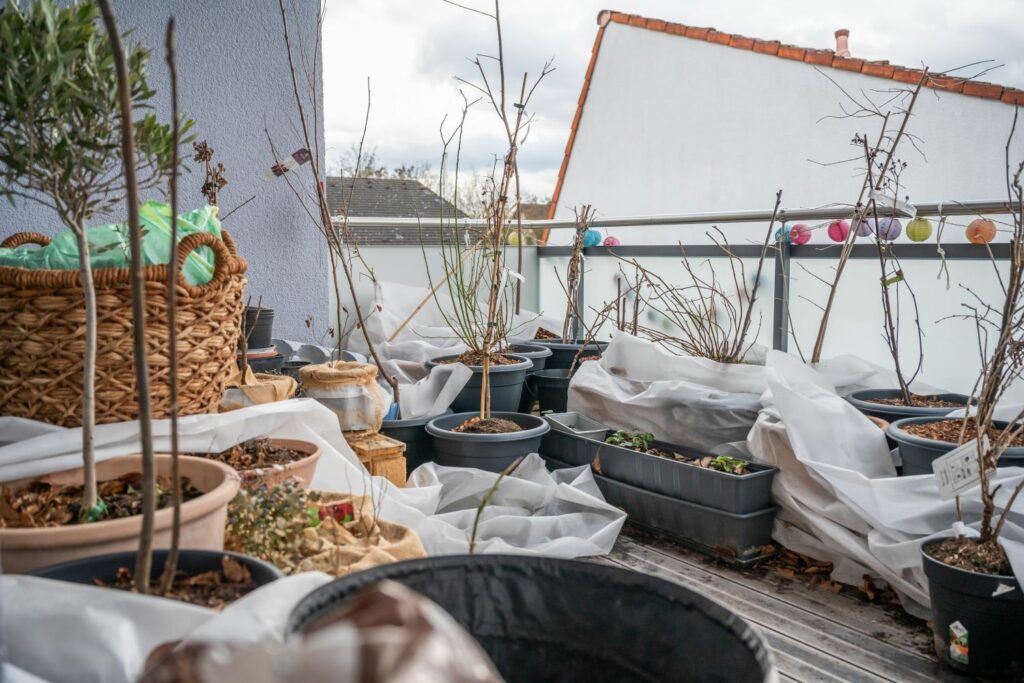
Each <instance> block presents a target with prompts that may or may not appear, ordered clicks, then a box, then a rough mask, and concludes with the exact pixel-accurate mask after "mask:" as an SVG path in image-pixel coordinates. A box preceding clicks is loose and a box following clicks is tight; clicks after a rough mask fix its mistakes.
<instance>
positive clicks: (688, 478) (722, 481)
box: [541, 430, 778, 514]
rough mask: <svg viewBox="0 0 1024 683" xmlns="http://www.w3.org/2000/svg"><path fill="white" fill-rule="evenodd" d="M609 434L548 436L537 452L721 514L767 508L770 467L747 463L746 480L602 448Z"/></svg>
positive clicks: (691, 454) (668, 447)
mask: <svg viewBox="0 0 1024 683" xmlns="http://www.w3.org/2000/svg"><path fill="white" fill-rule="evenodd" d="M614 433H615V432H614V430H608V431H607V432H606V433H604V434H599V435H592V436H590V437H589V438H583V437H580V436H578V435H576V434H571V433H566V432H559V431H556V430H552V431H551V432H548V434H546V435H545V436H544V442H543V443H542V444H541V452H543V453H544V455H549V456H551V457H552V458H555V459H557V460H561V461H563V462H566V463H568V464H570V465H592V464H593V463H594V460H595V459H597V460H598V463H599V468H600V469H599V471H600V473H601V474H602V475H604V476H605V477H609V478H611V479H614V480H615V481H620V482H623V483H625V484H631V485H633V486H638V487H640V488H642V489H645V490H647V491H653V492H654V493H660V494H662V495H666V496H671V497H672V498H678V499H680V500H685V501H689V502H691V503H697V504H699V505H707V506H709V507H713V508H715V509H718V510H724V511H726V512H734V513H737V514H745V513H748V512H754V511H756V510H762V509H764V508H766V507H768V506H770V505H771V504H772V480H773V479H774V477H775V473H776V472H777V471H778V470H777V469H776V468H774V467H771V466H769V465H759V464H757V463H750V464H749V465H748V467H749V469H750V473H749V474H727V473H725V472H718V471H717V470H710V469H707V468H705V467H697V466H696V465H689V464H687V463H684V462H678V461H676V460H670V459H669V458H663V457H661V456H657V455H648V454H646V453H639V452H637V451H634V450H630V449H629V448H622V447H621V446H613V445H611V444H607V443H604V439H605V437H606V436H607V435H610V434H614ZM651 445H652V446H656V447H658V448H662V449H664V450H666V451H674V452H676V453H681V454H683V455H686V456H689V457H691V458H697V457H703V456H705V455H709V454H707V453H700V452H697V451H693V450H690V449H688V448H682V447H680V446H674V445H672V444H668V443H665V442H663V441H652V442H651Z"/></svg>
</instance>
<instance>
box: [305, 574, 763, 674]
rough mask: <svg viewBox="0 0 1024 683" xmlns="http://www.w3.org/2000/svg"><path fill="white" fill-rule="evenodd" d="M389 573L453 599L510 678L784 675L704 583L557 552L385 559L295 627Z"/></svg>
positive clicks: (453, 608) (316, 604)
mask: <svg viewBox="0 0 1024 683" xmlns="http://www.w3.org/2000/svg"><path fill="white" fill-rule="evenodd" d="M386 579H387V580H392V581H397V582H399V583H401V584H403V585H405V586H407V587H408V588H411V589H412V590H415V591H417V592H419V593H422V594H423V595H425V596H426V597H427V598H429V599H431V600H433V601H434V602H436V603H437V604H438V605H440V606H441V607H442V608H444V609H445V610H447V611H448V613H449V614H451V615H452V616H453V617H454V618H455V620H456V621H458V622H459V623H460V624H462V626H463V627H464V628H465V629H466V630H467V631H468V632H469V634H470V635H471V636H472V637H474V638H475V639H476V640H477V641H478V642H479V643H480V645H481V646H482V647H483V649H484V650H485V651H486V652H487V654H488V656H489V657H490V658H491V660H492V661H493V662H494V664H495V666H496V667H497V669H498V671H499V672H500V673H501V675H502V676H503V677H504V679H505V680H506V681H508V683H536V682H540V681H559V682H561V683H574V682H575V681H580V682H581V683H582V682H586V683H624V682H625V681H630V682H634V681H640V682H651V683H653V682H655V681H657V682H659V683H661V682H664V681H680V680H687V681H694V682H697V683H703V682H712V681H715V682H726V681H728V682H729V683H746V682H747V681H750V682H753V681H773V680H775V678H776V675H777V674H776V673H775V669H774V666H773V664H772V660H771V656H770V655H769V653H768V650H767V648H766V647H765V645H764V643H763V642H762V640H761V638H760V636H759V635H758V634H757V632H756V631H754V629H753V628H752V627H751V626H750V625H749V624H748V623H747V622H745V621H744V620H743V619H741V618H740V617H739V616H737V615H736V614H735V613H733V612H731V611H730V610H728V609H726V608H725V607H723V606H721V605H719V604H718V603H716V602H714V601H712V600H710V599H708V598H706V597H704V596H703V595H700V594H699V593H698V592H696V591H694V590H691V589H689V588H685V587H683V586H680V585H678V584H675V583H672V582H669V581H666V580H664V579H659V578H656V577H654V576H649V575H647V574H641V573H639V572H633V571H629V570H627V569H622V568H619V567H613V566H610V565H602V564H595V563H592V562H583V561H579V560H562V559H556V558H551V557H527V556H521V555H516V556H509V555H447V556H438V557H428V558H425V559H420V560H409V561H406V562H398V563H395V564H387V565H383V566H380V567H375V568H373V569H369V570H367V571H362V572H358V573H356V574H352V575H351V576H347V577H344V578H341V579H337V580H335V581H332V582H331V583H329V584H327V585H325V586H322V587H320V588H318V589H316V590H315V591H313V592H312V593H310V594H309V595H307V596H306V597H305V598H304V599H303V600H302V601H301V602H300V603H299V604H298V605H297V606H296V607H295V609H294V610H293V611H292V614H291V616H290V619H289V624H288V630H289V632H291V633H297V632H302V631H304V630H305V629H308V628H312V627H315V626H316V625H317V624H318V623H319V622H321V621H322V620H325V619H329V618H330V616H331V614H332V613H333V612H335V611H336V610H337V609H338V608H339V607H340V606H341V605H343V604H344V603H345V601H346V600H348V599H349V598H352V597H353V596H355V595H356V594H357V593H359V591H361V590H362V589H364V588H366V587H368V586H371V585H373V584H376V583H377V582H379V581H382V580H386Z"/></svg>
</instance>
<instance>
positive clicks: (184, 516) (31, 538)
mask: <svg viewBox="0 0 1024 683" xmlns="http://www.w3.org/2000/svg"><path fill="white" fill-rule="evenodd" d="M141 459H142V456H141V455H122V456H118V457H115V458H110V459H108V460H104V461H102V462H99V463H97V465H98V466H103V465H104V464H108V463H109V465H113V464H116V463H119V462H123V461H130V460H137V461H140V462H139V469H140V470H141V465H142V463H141ZM156 461H157V471H158V472H160V471H161V470H164V469H166V470H170V463H171V456H169V455H163V454H159V455H157V456H156ZM179 466H180V468H181V475H182V476H183V477H188V476H189V472H190V471H196V470H202V469H207V470H210V469H215V470H219V471H220V473H221V474H222V478H221V480H220V482H219V483H218V484H217V485H216V486H215V487H213V489H211V490H209V491H204V492H203V495H202V496H199V497H198V498H195V499H193V500H190V501H187V502H185V503H183V504H182V506H181V523H182V526H184V525H185V524H187V523H188V522H190V521H192V520H194V519H198V518H201V517H204V516H205V515H209V514H210V513H212V512H213V511H214V510H216V509H217V508H221V507H224V506H225V505H227V503H228V502H230V501H231V499H232V498H234V497H235V494H237V493H238V489H239V486H240V485H241V478H240V477H239V475H238V473H237V472H235V470H233V469H232V468H231V467H228V466H227V465H225V464H223V463H220V462H217V461H215V460H207V459H206V458H195V457H191V456H186V455H182V456H180V457H179ZM81 469H82V468H80V467H78V468H74V469H70V470H64V471H62V472H55V473H53V474H49V475H43V476H39V477H30V478H28V479H20V480H17V481H13V482H6V483H5V485H7V486H11V485H14V486H17V485H18V484H27V483H28V482H30V481H35V480H39V479H46V478H48V477H53V476H56V475H64V474H67V473H70V472H74V471H75V470H79V471H80V470H81ZM173 516H174V508H173V507H166V508H163V509H161V510H157V511H156V516H155V518H154V527H155V528H156V529H160V528H162V527H169V526H171V524H172V521H173ZM141 529H142V515H134V516H132V517H122V518H121V519H111V520H102V521H99V522H91V523H89V524H68V525H65V526H59V527H34V528H29V529H0V548H2V549H3V550H5V551H9V550H16V549H23V548H34V547H38V546H39V545H40V539H41V537H43V536H45V538H46V544H47V545H48V546H49V547H61V548H63V547H69V546H79V545H83V544H84V542H88V541H93V542H95V541H97V540H99V539H100V538H118V537H124V536H131V535H133V534H138V533H139V532H140V531H141Z"/></svg>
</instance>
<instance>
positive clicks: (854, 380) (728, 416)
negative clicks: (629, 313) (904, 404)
mask: <svg viewBox="0 0 1024 683" xmlns="http://www.w3.org/2000/svg"><path fill="white" fill-rule="evenodd" d="M764 355H765V350H764V349H762V348H760V347H758V348H755V349H752V352H751V353H750V354H748V357H749V359H750V362H749V363H744V364H725V363H718V362H715V361H712V360H708V359H706V358H697V357H694V356H678V355H675V354H671V353H669V352H667V351H665V350H664V349H663V348H661V347H660V346H658V345H657V344H655V343H653V342H650V341H647V340H645V339H640V338H638V337H634V336H632V335H629V334H623V333H615V334H614V335H613V336H612V340H611V343H610V344H609V345H608V348H607V349H605V351H604V353H603V354H602V357H601V360H600V361H595V362H588V363H583V364H582V365H581V366H580V369H579V370H578V371H577V372H576V374H575V375H574V376H573V378H572V382H571V383H570V384H569V400H568V410H570V411H573V412H578V413H581V414H583V415H586V416H588V417H592V418H594V419H596V420H599V421H601V422H603V423H604V424H606V425H608V426H609V427H611V428H613V429H637V430H640V431H645V432H651V433H652V434H654V435H655V437H657V438H658V439H662V440H664V441H668V442H671V443H674V444H677V445H680V446H686V447H688V448H693V449H697V450H701V451H707V452H711V451H714V450H716V449H717V448H718V447H719V446H721V445H723V444H728V443H734V442H738V441H744V440H745V439H746V438H747V434H748V433H749V431H750V429H751V428H752V427H753V426H754V422H755V420H756V419H757V415H758V413H759V412H760V410H761V396H762V394H764V393H765V392H766V391H767V390H768V389H769V386H768V382H767V381H766V378H765V367H764ZM818 369H819V370H820V371H821V373H822V374H824V375H825V376H826V378H827V379H826V381H829V382H830V386H832V385H834V386H835V387H838V391H839V393H840V394H846V393H848V392H850V391H854V390H855V389H861V388H887V387H893V386H896V385H895V378H894V375H893V374H892V373H890V372H887V371H885V370H883V369H882V368H880V367H878V366H876V365H872V364H871V363H868V362H867V361H864V360H862V359H860V358H856V357H854V356H839V357H837V358H832V359H829V360H826V361H823V362H822V363H820V364H819V365H818ZM914 389H915V391H928V390H930V389H931V387H928V386H927V385H924V384H914Z"/></svg>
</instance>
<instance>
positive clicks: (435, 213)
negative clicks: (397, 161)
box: [327, 176, 466, 245]
mask: <svg viewBox="0 0 1024 683" xmlns="http://www.w3.org/2000/svg"><path fill="white" fill-rule="evenodd" d="M327 204H328V206H330V208H331V215H332V216H341V215H343V214H344V213H345V208H346V207H348V215H349V216H353V217H354V216H360V217H381V218H433V219H436V218H438V217H440V216H441V212H442V207H443V211H444V216H445V218H464V217H465V216H466V214H464V213H462V212H461V211H457V210H456V209H455V207H454V206H452V204H451V203H449V202H448V201H447V200H445V199H442V198H441V197H440V196H438V195H437V193H435V192H433V191H432V190H431V189H430V188H428V187H427V186H426V185H424V184H423V183H421V182H419V181H418V180H407V179H404V178H344V177H338V176H334V177H329V178H327ZM353 232H354V233H355V235H356V238H357V239H358V240H359V242H360V244H411V245H417V244H420V240H421V239H422V240H423V242H425V243H428V244H437V243H438V242H439V241H440V239H439V235H438V230H437V229H436V228H424V229H423V231H422V234H421V232H420V229H419V228H418V227H410V226H396V227H373V228H363V227H360V228H354V229H353Z"/></svg>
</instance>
